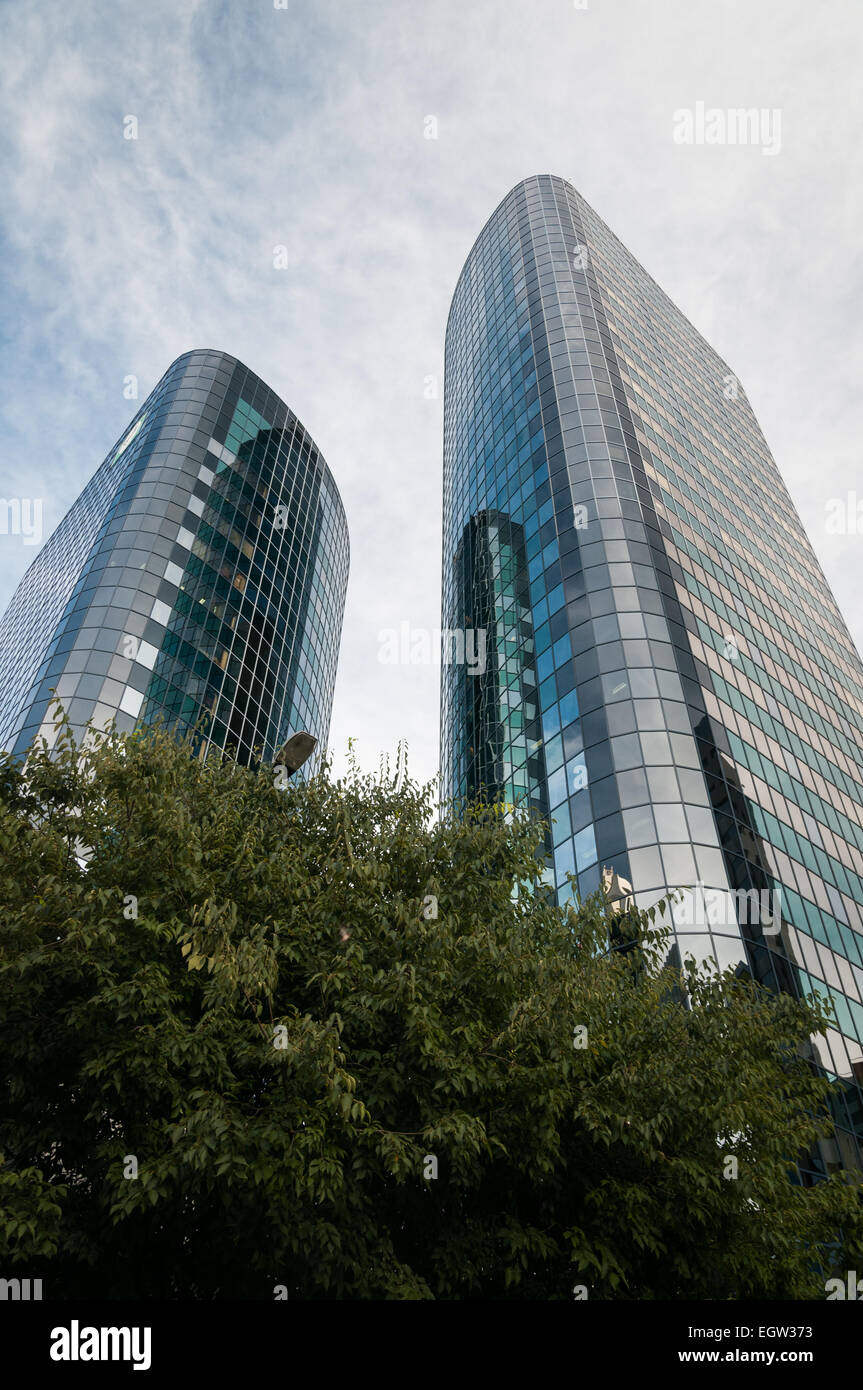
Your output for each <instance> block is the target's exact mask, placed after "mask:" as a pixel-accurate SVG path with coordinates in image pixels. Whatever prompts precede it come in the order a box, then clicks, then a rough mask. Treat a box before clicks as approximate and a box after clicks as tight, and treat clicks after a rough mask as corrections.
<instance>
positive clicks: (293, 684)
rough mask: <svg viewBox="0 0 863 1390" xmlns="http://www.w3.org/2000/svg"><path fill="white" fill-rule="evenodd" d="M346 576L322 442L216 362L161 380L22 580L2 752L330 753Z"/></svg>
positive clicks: (1, 646) (258, 388)
mask: <svg viewBox="0 0 863 1390" xmlns="http://www.w3.org/2000/svg"><path fill="white" fill-rule="evenodd" d="M348 566H349V546H348V531H347V524H346V520H345V514H344V508H343V506H342V502H341V498H340V497H339V493H338V490H337V488H336V486H335V483H334V481H333V478H332V475H331V473H330V471H329V468H328V467H327V465H326V463H325V461H324V459H323V458H322V456H321V454H320V452H319V450H318V449H317V446H316V445H315V443H314V440H313V439H312V438H311V437H310V435H309V434H308V433H307V431H306V430H305V429H304V427H303V425H302V424H301V423H300V421H299V420H298V419H297V418H296V416H295V415H294V414H293V413H292V412H291V411H290V410H289V409H288V407H287V406H286V405H285V404H284V402H282V401H281V400H280V399H279V398H278V396H276V395H275V393H274V392H272V391H271V390H270V389H269V387H267V386H266V384H265V383H264V382H263V381H261V380H260V378H258V377H256V376H255V375H254V374H253V373H252V372H250V371H249V370H248V368H246V367H245V366H243V364H242V363H240V362H238V361H237V360H236V359H235V358H233V357H229V356H228V355H226V354H224V353H220V352H209V351H197V352H190V353H186V354H185V355H184V356H183V357H180V358H178V359H177V361H176V362H174V363H173V365H172V366H171V367H170V368H169V370H168V371H167V372H166V373H165V375H164V377H163V378H162V380H161V381H160V382H159V384H158V385H157V386H156V388H155V389H154V391H153V392H152V393H151V394H150V396H149V397H148V398H147V400H146V401H145V402H144V404H143V405H142V406H141V409H140V410H139V411H138V413H137V415H136V416H135V418H134V419H133V421H132V422H131V424H130V426H129V429H128V430H127V431H126V432H125V434H124V435H123V437H122V438H121V439H120V441H119V442H118V444H117V445H116V446H115V447H114V448H113V449H112V450H111V452H110V453H109V454H108V456H107V458H106V459H105V460H104V461H103V463H102V464H101V466H100V467H99V469H98V470H97V472H96V474H95V475H94V477H93V478H92V479H91V481H90V482H89V483H88V484H87V486H86V487H85V489H84V491H83V492H82V494H81V496H80V497H79V498H78V500H77V501H76V502H75V503H74V504H73V506H72V507H71V508H70V510H69V512H68V513H67V515H66V517H64V519H63V520H62V521H61V523H60V525H59V526H58V527H57V530H56V531H55V532H54V534H53V535H52V536H51V537H50V539H49V540H48V541H47V543H46V544H45V546H44V547H43V549H42V551H41V552H40V554H39V555H38V556H37V557H36V559H35V560H34V562H33V564H32V565H31V567H30V569H29V570H28V571H27V573H26V574H25V576H24V578H23V579H22V581H21V583H20V585H19V587H18V589H17V590H16V593H15V594H14V596H13V598H12V600H11V602H10V605H9V608H8V610H7V612H6V614H5V615H4V618H3V621H2V624H0V632H2V640H0V652H2V658H0V662H2V665H0V690H2V695H0V746H3V747H5V748H7V749H9V750H10V751H12V752H14V753H16V754H21V753H24V752H25V751H26V749H27V748H28V747H29V746H30V744H31V742H32V740H33V739H34V738H35V737H37V736H44V737H46V738H47V739H48V740H49V742H50V741H51V739H52V738H53V737H54V722H53V719H52V714H51V711H50V704H51V701H52V699H53V696H52V692H56V697H57V698H58V699H59V700H61V702H62V704H63V706H64V708H65V709H66V711H67V713H68V715H69V717H70V720H71V722H72V724H73V727H74V728H75V730H76V731H77V732H78V733H81V732H82V731H83V730H84V728H85V726H86V725H87V723H88V722H90V721H92V723H93V724H94V726H96V727H104V726H105V725H106V724H108V723H110V722H111V721H114V723H115V725H116V727H117V728H118V729H120V730H125V729H130V728H132V727H133V726H134V725H135V724H136V723H139V722H140V723H152V722H154V721H155V720H161V721H164V722H165V723H166V724H167V725H168V726H169V727H171V728H174V729H176V730H177V731H178V732H188V731H191V730H192V729H193V728H195V727H196V726H197V727H199V729H200V733H199V735H198V737H197V743H198V747H199V749H200V750H201V751H202V752H203V751H204V750H205V749H206V747H208V746H210V745H214V746H216V747H219V748H222V749H226V748H233V749H235V750H236V753H237V756H238V758H239V759H240V760H241V761H244V762H248V761H250V760H251V759H252V757H253V756H255V755H257V756H263V757H264V758H271V757H272V756H273V755H274V753H275V752H276V751H277V750H278V748H279V747H280V746H281V744H282V743H283V742H284V741H285V739H286V738H287V737H288V736H289V734H290V733H292V732H296V731H297V730H298V729H307V730H308V731H309V732H311V733H313V734H314V735H315V736H316V737H317V738H318V740H319V745H320V747H321V748H324V747H326V741H327V737H328V732H329V719H330V709H331V704H332V693H333V686H334V683H335V673H336V662H337V658H338V645H339V640H340V636H341V626H342V618H343V613H344V601H345V591H346V586H347V577H348Z"/></svg>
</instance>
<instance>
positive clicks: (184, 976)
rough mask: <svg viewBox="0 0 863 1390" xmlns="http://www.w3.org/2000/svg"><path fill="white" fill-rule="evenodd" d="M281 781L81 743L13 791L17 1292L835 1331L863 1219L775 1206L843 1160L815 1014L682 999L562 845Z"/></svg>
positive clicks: (0, 959) (143, 750) (163, 753)
mask: <svg viewBox="0 0 863 1390" xmlns="http://www.w3.org/2000/svg"><path fill="white" fill-rule="evenodd" d="M279 780H280V779H277V778H274V774H273V769H272V768H270V767H268V766H266V765H262V766H259V767H257V768H255V769H247V768H242V767H237V766H236V765H235V764H234V763H232V762H231V761H229V760H223V759H217V758H210V759H209V760H207V761H205V762H202V761H200V760H198V759H196V758H194V757H192V756H191V755H190V752H189V748H188V747H187V746H184V745H183V744H179V743H177V742H175V741H174V740H173V739H172V738H171V737H169V736H168V735H166V734H165V733H163V732H160V731H158V730H156V731H153V730H150V731H138V732H136V733H134V734H131V735H125V736H122V737H116V736H115V737H111V738H107V739H105V740H102V741H101V742H98V741H97V744H96V746H94V747H90V748H86V749H83V750H82V749H81V748H76V747H75V745H74V743H73V741H72V738H71V735H70V732H69V729H68V726H67V725H65V724H64V725H63V726H62V727H61V732H60V736H59V738H58V741H57V743H56V745H55V747H54V749H53V750H52V752H51V753H50V754H49V753H48V751H47V750H46V749H45V748H41V749H37V750H36V751H34V752H33V753H32V755H31V757H30V758H29V760H28V763H27V765H26V769H22V767H21V766H20V765H18V764H15V763H13V761H12V760H11V759H9V758H8V757H4V759H3V761H2V763H0V884H2V925H0V972H2V979H0V1057H2V1061H0V1069H2V1093H0V1105H2V1110H0V1151H2V1155H3V1162H2V1169H0V1266H2V1270H3V1273H4V1275H6V1276H7V1277H9V1276H12V1275H15V1274H19V1275H20V1276H21V1277H25V1276H26V1275H27V1274H28V1273H31V1274H32V1273H38V1274H39V1275H40V1276H41V1277H42V1278H43V1281H44V1287H45V1296H46V1297H52V1296H54V1297H56V1296H73V1295H74V1296H77V1297H81V1296H88V1295H89V1296H94V1297H104V1296H117V1297H187V1298H213V1297H227V1296H233V1297H243V1298H272V1297H274V1296H275V1297H279V1296H289V1297H292V1298H294V1297H301V1298H396V1299H417V1298H419V1299H421V1298H458V1299H462V1298H485V1299H496V1298H507V1297H514V1298H537V1299H572V1298H573V1297H582V1296H585V1295H586V1296H589V1297H590V1298H613V1299H636V1298H637V1299H650V1298H670V1299H676V1298H760V1297H788V1298H807V1297H813V1298H818V1297H824V1281H825V1279H826V1278H827V1277H828V1276H829V1275H830V1274H832V1273H834V1272H835V1273H842V1272H844V1270H846V1269H847V1268H849V1267H856V1268H863V1264H861V1263H860V1261H861V1259H863V1251H861V1223H860V1189H859V1186H857V1185H856V1184H855V1182H853V1181H851V1180H848V1179H846V1180H843V1179H840V1178H833V1179H831V1180H829V1181H825V1182H823V1183H821V1184H818V1185H817V1186H815V1187H814V1188H804V1187H802V1186H800V1185H799V1184H794V1183H793V1182H792V1181H790V1174H791V1173H792V1171H793V1165H794V1160H795V1158H796V1157H797V1156H798V1155H799V1154H800V1153H801V1152H802V1151H803V1150H805V1149H806V1147H807V1146H808V1145H810V1144H811V1143H812V1142H813V1141H814V1140H815V1139H816V1138H817V1136H818V1135H819V1134H828V1133H829V1132H830V1130H831V1122H830V1118H829V1113H828V1107H827V1103H826V1102H827V1088H828V1083H827V1082H826V1081H825V1080H823V1079H822V1078H820V1077H819V1076H817V1075H815V1074H814V1072H813V1070H812V1068H811V1066H810V1064H809V1063H808V1062H807V1061H806V1060H805V1058H804V1057H803V1055H802V1050H803V1048H804V1044H805V1040H806V1038H807V1037H808V1036H809V1035H810V1034H811V1033H813V1032H814V1031H816V1030H819V1029H823V1028H824V1026H825V1024H826V1021H827V1020H826V1019H825V1017H824V1015H823V1013H822V1012H821V1006H820V1005H819V1004H818V1003H817V1002H816V1001H809V1002H807V1003H805V1004H804V1003H798V1002H795V1001H794V1000H792V999H790V998H788V997H775V996H773V995H771V994H769V993H767V992H765V991H763V990H761V989H760V988H759V987H758V986H756V985H755V984H753V983H752V982H751V981H749V980H741V979H737V978H735V977H734V976H733V975H731V974H718V973H716V972H714V973H712V974H711V973H710V972H709V971H706V970H705V969H697V968H696V967H695V966H694V964H691V965H690V966H689V967H688V968H687V969H686V971H685V972H684V973H683V974H681V972H680V971H676V972H675V971H671V970H669V969H668V968H667V965H665V964H664V962H665V961H666V957H667V948H668V942H667V937H666V934H665V933H664V932H663V931H662V930H660V929H659V928H657V927H656V926H655V925H654V923H653V922H652V921H651V920H650V919H649V918H647V917H645V916H643V915H641V914H636V915H635V916H634V917H633V918H632V920H631V922H630V928H631V930H630V936H631V937H632V941H633V948H632V949H629V950H626V951H617V950H614V949H611V950H609V949H608V946H609V939H610V938H609V921H608V918H607V916H606V909H605V905H604V902H603V901H602V900H601V899H600V898H596V899H592V900H590V901H589V902H587V903H585V904H582V905H581V906H580V907H579V909H578V911H574V910H572V909H567V910H562V909H559V908H557V907H555V906H554V905H552V904H551V903H550V902H549V901H548V900H547V897H545V896H544V895H543V893H542V892H541V883H540V874H541V870H542V862H541V858H540V857H538V848H539V845H540V843H541V829H540V827H538V826H537V825H536V824H533V823H530V822H529V821H527V820H525V819H521V818H518V817H515V818H512V817H509V816H504V815H503V814H502V813H501V812H500V810H499V808H498V809H496V808H491V809H490V808H487V807H486V808H481V807H476V808H472V809H469V810H468V811H467V813H466V814H465V815H464V817H463V818H461V819H459V820H455V819H443V820H441V821H439V822H434V821H433V819H432V816H431V812H432V809H433V802H432V789H431V788H430V787H419V786H417V785H415V784H414V783H413V782H412V781H411V780H410V779H409V778H408V777H407V775H406V773H405V770H404V768H403V767H402V766H399V767H397V768H396V769H395V771H394V772H392V771H390V769H389V768H388V767H386V766H383V767H382V769H381V771H380V774H379V775H378V776H377V777H368V776H364V775H362V774H361V773H360V772H359V771H358V770H357V769H356V767H352V769H351V771H350V773H349V774H348V775H347V776H346V777H345V778H344V779H342V780H339V781H333V780H332V779H331V778H330V776H329V774H328V772H327V771H326V769H324V770H323V771H322V772H321V773H320V774H318V775H317V776H315V777H314V778H313V779H311V780H310V781H309V782H307V783H305V784H303V783H297V784H293V783H289V784H288V786H287V787H286V788H285V789H283V790H282V789H279V787H278V786H277V785H276V782H277V781H279ZM282 780H283V779H282ZM729 1157H731V1158H734V1159H735V1160H736V1164H733V1165H729V1164H728V1162H727V1160H728V1158H729ZM729 1166H730V1167H732V1168H734V1167H736V1173H737V1175H736V1177H732V1176H729V1172H728V1170H729ZM855 1261H857V1263H856V1265H855V1264H854V1262H855ZM37 1266H38V1268H37Z"/></svg>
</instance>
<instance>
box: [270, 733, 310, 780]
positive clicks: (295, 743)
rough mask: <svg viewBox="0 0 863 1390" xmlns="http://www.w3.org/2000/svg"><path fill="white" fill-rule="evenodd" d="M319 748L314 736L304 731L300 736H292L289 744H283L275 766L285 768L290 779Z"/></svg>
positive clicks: (275, 760)
mask: <svg viewBox="0 0 863 1390" xmlns="http://www.w3.org/2000/svg"><path fill="white" fill-rule="evenodd" d="M317 746H318V740H317V739H316V738H315V737H314V736H313V735H312V734H307V733H306V731H305V729H302V730H301V731H300V732H299V733H298V734H292V735H291V737H290V738H289V739H288V741H287V743H284V744H282V747H281V748H280V749H279V751H278V753H277V754H276V757H275V759H274V763H275V765H277V766H279V767H284V768H285V769H286V771H287V774H288V776H289V777H293V775H294V773H295V772H297V771H298V770H299V769H300V768H301V767H302V765H303V763H304V762H306V761H307V760H308V759H309V758H310V757H311V756H312V754H313V753H314V751H315V749H316V748H317Z"/></svg>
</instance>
